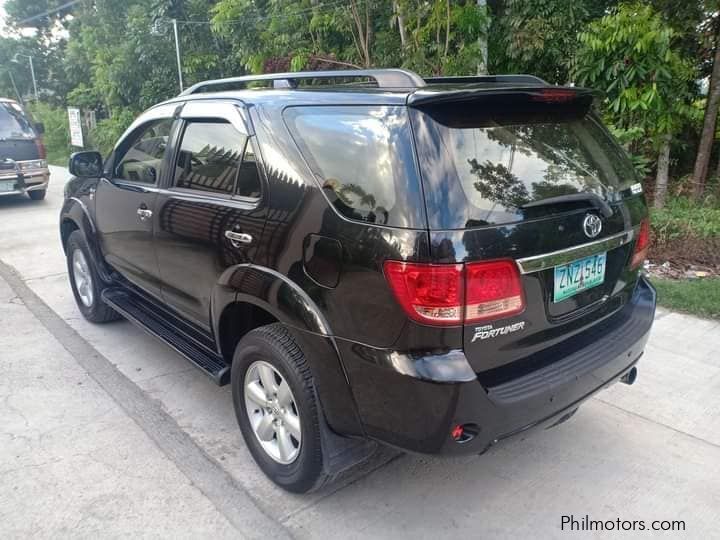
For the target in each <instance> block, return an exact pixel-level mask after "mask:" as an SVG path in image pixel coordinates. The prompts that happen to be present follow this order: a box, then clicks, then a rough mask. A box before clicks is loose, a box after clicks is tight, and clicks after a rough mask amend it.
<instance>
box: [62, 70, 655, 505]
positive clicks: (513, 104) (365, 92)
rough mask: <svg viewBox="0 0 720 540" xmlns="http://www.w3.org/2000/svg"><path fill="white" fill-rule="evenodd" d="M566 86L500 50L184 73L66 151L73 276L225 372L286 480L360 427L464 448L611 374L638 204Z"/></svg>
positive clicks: (518, 425) (631, 183)
mask: <svg viewBox="0 0 720 540" xmlns="http://www.w3.org/2000/svg"><path fill="white" fill-rule="evenodd" d="M263 84H264V85H266V86H261V85H263ZM268 84H269V85H270V87H267V85H268ZM592 102H593V94H592V92H591V91H589V90H585V89H579V88H568V87H557V86H551V85H548V84H546V83H544V82H543V81H542V80H540V79H537V78H535V77H532V76H525V75H506V76H487V77H462V78H433V79H422V78H420V77H419V76H418V75H416V74H414V73H411V72H408V71H402V70H392V69H391V70H367V71H347V72H317V73H287V74H275V75H262V76H255V77H238V78H232V79H223V80H217V81H208V82H204V83H200V84H197V85H195V86H193V87H192V88H190V89H188V90H187V91H185V92H184V93H183V94H181V95H180V96H178V97H176V98H174V99H171V100H169V101H167V102H165V103H162V104H160V105H157V106H155V107H153V108H151V109H149V110H148V111H147V112H145V113H144V114H142V115H141V116H140V117H139V118H138V119H137V120H136V121H135V122H134V123H133V124H132V125H131V126H130V128H129V129H128V130H127V131H126V133H125V134H124V135H123V136H122V137H121V138H120V140H119V141H118V143H117V145H116V146H115V149H114V150H113V152H112V153H111V154H110V156H109V157H108V158H107V159H106V160H105V161H104V162H103V160H102V159H101V156H100V155H99V154H97V153H94V152H81V153H78V154H74V155H73V156H72V157H71V159H70V171H71V173H72V174H73V175H74V176H75V178H73V179H72V180H71V181H70V182H69V183H68V185H67V188H66V201H65V204H64V206H63V208H62V212H61V216H60V229H61V236H62V244H63V247H64V249H65V252H66V254H67V260H68V270H69V274H70V284H71V286H72V290H73V293H74V295H75V298H76V300H77V303H78V306H79V308H80V310H81V311H82V313H83V315H84V316H85V317H86V318H87V319H89V320H91V321H94V322H105V321H110V320H113V319H116V318H119V317H120V316H122V317H125V318H127V319H129V320H131V321H133V322H134V323H136V324H138V325H140V326H141V327H142V328H143V329H145V330H146V331H148V332H150V333H151V334H153V335H155V336H157V337H158V338H160V339H161V340H163V341H165V342H166V343H167V344H169V345H170V346H171V347H173V348H174V349H176V350H177V351H178V352H179V353H181V354H182V355H184V356H186V357H187V358H188V359H189V360H190V361H191V362H193V363H194V364H195V365H197V366H198V367H199V368H200V369H202V370H203V371H205V372H206V373H207V374H209V375H210V376H211V377H212V378H213V379H214V380H215V381H216V382H217V383H218V384H225V383H230V384H231V385H232V395H233V401H234V407H235V414H236V416H237V420H238V423H239V425H240V429H241V431H242V433H243V436H244V438H245V441H246V443H247V445H248V447H249V449H250V451H251V452H252V454H253V456H254V458H255V460H256V461H257V463H258V464H259V465H260V467H261V468H262V470H263V471H264V472H265V473H266V474H267V475H268V476H269V477H270V478H271V479H272V480H274V481H275V482H276V483H277V484H279V485H281V486H282V487H284V488H286V489H288V490H291V491H296V492H303V491H307V490H310V489H313V488H315V487H317V486H319V485H320V484H322V483H323V482H324V481H325V480H327V479H328V478H332V477H333V476H335V475H336V474H337V473H338V472H340V471H342V470H344V469H346V468H347V467H348V466H350V465H352V464H354V463H356V462H358V461H359V460H361V459H363V458H364V457H365V456H366V455H367V453H368V452H369V451H370V450H371V449H372V448H374V443H373V442H372V441H380V442H382V443H385V444H388V445H392V446H394V447H397V448H400V449H404V450H411V451H416V452H424V453H443V454H459V453H481V452H483V451H484V450H486V449H487V448H488V447H489V446H490V445H492V444H494V443H497V442H498V441H499V440H501V439H504V438H506V437H508V436H510V435H513V434H516V433H519V432H522V431H524V430H526V429H528V428H530V427H533V426H538V425H542V426H551V425H554V424H557V423H559V422H561V421H563V420H565V419H567V418H569V417H570V416H571V415H572V414H573V413H574V412H575V410H576V409H577V408H578V406H579V405H580V403H581V402H583V401H584V400H586V399H587V398H588V397H590V396H591V395H592V394H593V393H595V392H597V391H598V390H600V389H602V388H604V387H606V386H608V385H610V384H612V383H614V382H616V381H618V380H621V381H623V382H627V383H632V382H633V381H634V379H635V377H636V373H637V371H636V368H635V364H636V362H637V361H638V359H639V358H640V356H641V355H642V353H643V348H644V346H645V342H646V340H647V337H648V333H649V331H650V327H651V325H652V322H653V315H654V311H655V293H654V290H653V289H652V287H651V286H650V285H649V283H648V282H647V281H646V280H645V278H644V277H642V275H641V267H642V264H643V261H644V259H645V256H646V251H647V248H648V242H649V226H648V218H647V215H648V212H647V207H646V204H645V199H644V197H643V195H642V189H641V186H640V184H638V183H637V180H636V179H635V175H634V173H633V169H632V167H631V165H630V163H629V162H628V159H627V157H626V155H625V154H624V153H623V151H622V150H621V149H620V148H619V146H618V145H617V144H616V143H615V142H614V141H613V139H612V137H611V136H610V135H609V134H608V132H607V130H606V129H605V128H604V127H603V126H602V125H601V123H600V121H599V120H598V118H597V116H596V115H595V114H594V113H593V112H592V110H591V108H592V107H591V106H592Z"/></svg>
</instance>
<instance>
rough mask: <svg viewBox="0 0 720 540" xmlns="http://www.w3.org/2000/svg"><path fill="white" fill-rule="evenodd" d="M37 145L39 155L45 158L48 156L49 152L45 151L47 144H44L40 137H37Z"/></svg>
mask: <svg viewBox="0 0 720 540" xmlns="http://www.w3.org/2000/svg"><path fill="white" fill-rule="evenodd" d="M35 147H36V148H37V151H38V157H39V158H40V159H45V158H46V157H47V152H46V151H45V145H44V144H43V140H42V139H41V138H40V137H38V138H36V139H35Z"/></svg>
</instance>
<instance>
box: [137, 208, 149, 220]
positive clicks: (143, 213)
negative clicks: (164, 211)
mask: <svg viewBox="0 0 720 540" xmlns="http://www.w3.org/2000/svg"><path fill="white" fill-rule="evenodd" d="M137 215H138V216H140V221H145V220H146V219H150V218H151V217H152V210H148V209H147V208H142V207H141V208H138V209H137Z"/></svg>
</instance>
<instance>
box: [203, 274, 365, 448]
mask: <svg viewBox="0 0 720 540" xmlns="http://www.w3.org/2000/svg"><path fill="white" fill-rule="evenodd" d="M211 305H212V308H211V309H212V311H213V313H212V318H213V328H214V329H215V339H216V343H217V347H218V350H219V351H221V352H222V354H223V357H224V358H225V359H226V361H231V359H232V355H233V353H234V351H235V348H236V346H237V343H238V342H239V341H240V339H242V337H243V336H244V335H245V334H247V332H249V331H251V330H253V329H254V328H258V327H260V326H264V325H265V324H271V323H274V322H279V323H281V324H284V325H285V326H286V327H287V328H288V330H290V332H291V333H292V335H293V336H294V338H295V339H296V341H297V342H298V345H299V346H300V348H301V350H302V351H303V352H304V354H305V357H306V359H307V361H308V363H309V364H310V367H311V371H312V373H313V377H314V378H315V380H316V388H317V392H318V394H319V395H318V398H319V400H320V403H321V405H322V409H323V412H324V414H325V418H326V420H327V423H328V425H329V426H330V428H331V429H332V430H333V431H335V432H337V433H341V434H346V435H363V433H364V431H363V429H362V426H361V424H360V421H359V416H358V413H357V407H356V406H355V400H354V397H353V395H352V390H351V386H350V381H349V378H348V376H347V371H346V370H345V367H344V365H343V362H342V358H341V356H340V353H339V351H338V348H337V346H336V344H335V341H334V338H333V336H332V333H331V330H330V328H329V326H328V324H327V321H326V320H325V317H324V315H323V314H322V312H321V311H320V308H319V307H318V306H317V304H316V303H315V302H314V301H313V300H312V299H311V298H310V296H309V295H308V294H307V293H306V292H305V291H303V290H302V289H301V288H300V287H299V286H298V285H297V284H295V283H293V282H292V281H291V280H290V279H289V278H288V277H287V276H284V275H282V274H280V273H279V272H277V271H275V270H272V269H270V268H266V267H262V266H258V265H252V264H243V265H237V266H235V267H233V268H230V269H228V270H227V271H226V272H225V273H224V274H223V276H222V278H221V280H220V282H219V283H218V284H217V285H216V287H215V291H214V292H213V298H212V302H211Z"/></svg>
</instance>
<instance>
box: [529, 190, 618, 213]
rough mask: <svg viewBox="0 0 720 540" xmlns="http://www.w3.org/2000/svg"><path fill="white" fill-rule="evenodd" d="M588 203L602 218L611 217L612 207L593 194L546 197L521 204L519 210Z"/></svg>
mask: <svg viewBox="0 0 720 540" xmlns="http://www.w3.org/2000/svg"><path fill="white" fill-rule="evenodd" d="M581 201H582V202H589V203H590V204H591V205H592V206H593V207H595V208H597V209H598V211H599V212H600V213H601V214H602V216H603V217H605V218H609V217H610V216H612V215H613V209H612V206H610V205H609V204H608V202H607V201H606V200H605V199H603V198H602V197H600V196H599V195H597V194H595V193H571V194H570V195H560V196H558V197H548V198H547V199H540V200H539V201H533V202H529V203H527V204H523V205H522V206H521V207H520V209H521V210H524V209H526V208H536V207H538V206H551V205H553V204H563V203H572V202H581Z"/></svg>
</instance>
